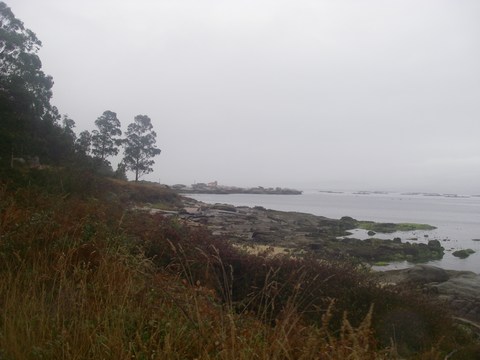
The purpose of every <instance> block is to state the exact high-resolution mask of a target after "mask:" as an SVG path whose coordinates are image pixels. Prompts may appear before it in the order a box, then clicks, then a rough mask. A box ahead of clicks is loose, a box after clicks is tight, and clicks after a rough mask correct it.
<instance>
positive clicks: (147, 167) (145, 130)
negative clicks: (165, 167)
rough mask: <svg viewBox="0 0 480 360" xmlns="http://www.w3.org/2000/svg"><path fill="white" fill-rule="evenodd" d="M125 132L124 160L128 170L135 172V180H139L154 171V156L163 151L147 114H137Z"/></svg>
mask: <svg viewBox="0 0 480 360" xmlns="http://www.w3.org/2000/svg"><path fill="white" fill-rule="evenodd" d="M125 134H126V138H125V142H124V147H125V156H124V158H123V162H124V164H125V167H126V168H127V169H128V170H131V171H133V172H135V181H138V179H139V177H141V176H142V175H144V174H148V173H150V172H152V171H153V169H152V165H153V164H154V163H155V161H154V160H153V159H152V158H153V157H155V156H156V155H159V154H160V152H161V150H160V149H158V148H157V147H156V145H155V143H156V137H157V134H156V133H155V131H153V126H152V122H151V119H150V118H149V117H148V116H147V115H137V116H135V119H134V122H133V123H131V124H130V125H128V129H127V132H126V133H125Z"/></svg>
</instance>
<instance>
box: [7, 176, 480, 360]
mask: <svg viewBox="0 0 480 360" xmlns="http://www.w3.org/2000/svg"><path fill="white" fill-rule="evenodd" d="M10 178H11V179H14V180H5V181H3V182H1V183H0V261H1V262H0V309H1V314H2V315H1V317H0V358H2V359H3V358H5V359H132V358H135V359H232V360H233V359H396V358H400V356H399V355H398V353H400V354H401V355H402V357H408V358H412V359H443V358H444V357H445V356H446V355H448V354H451V355H452V356H451V357H450V358H451V359H470V358H472V359H473V358H475V357H474V356H475V355H473V354H475V351H476V350H478V347H476V346H477V345H476V344H475V342H474V341H473V339H472V338H471V336H470V335H469V334H468V333H467V332H462V331H460V330H458V329H456V328H455V327H454V324H453V323H452V322H451V320H450V318H449V316H448V314H445V312H444V311H443V310H441V308H439V307H437V306H436V305H434V304H431V303H429V302H428V301H427V300H426V299H424V298H423V297H422V296H420V295H419V294H414V293H411V292H408V291H402V290H398V289H392V288H381V287H379V286H378V285H377V284H376V283H375V282H374V281H373V280H372V279H371V276H369V273H368V271H366V270H362V269H359V268H358V266H357V265H354V264H350V263H346V262H336V261H327V260H321V259H317V258H313V257H308V256H307V257H305V258H302V259H298V258H296V259H293V258H289V257H287V256H273V257H272V256H266V254H259V255H250V254H247V253H246V252H242V251H241V250H238V249H236V248H235V247H234V246H232V245H231V244H229V243H228V241H227V240H228V239H221V238H216V237H213V236H212V235H211V234H210V233H209V232H208V231H207V230H206V229H203V228H195V229H194V228H190V227H188V226H186V225H185V224H183V223H182V222H179V221H177V220H175V219H172V218H165V217H163V216H161V215H150V214H148V213H144V212H138V211H133V210H129V209H131V205H132V204H133V203H138V202H150V203H158V202H163V203H165V204H166V205H167V206H169V207H173V206H176V205H177V204H178V203H179V198H178V197H177V196H176V195H175V194H173V193H171V192H169V191H168V190H165V189H160V188H158V187H155V186H152V185H150V186H143V185H132V184H128V183H122V182H118V181H116V182H112V181H110V180H107V179H99V178H96V177H94V176H92V175H90V174H81V175H79V174H72V173H70V172H66V171H63V172H62V171H56V172H55V174H53V175H52V174H51V173H49V172H38V173H33V174H28V175H21V174H13V175H11V176H10Z"/></svg>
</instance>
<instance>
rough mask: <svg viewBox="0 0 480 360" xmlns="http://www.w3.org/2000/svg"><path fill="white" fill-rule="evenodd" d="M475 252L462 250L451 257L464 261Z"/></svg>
mask: <svg viewBox="0 0 480 360" xmlns="http://www.w3.org/2000/svg"><path fill="white" fill-rule="evenodd" d="M474 253H475V251H474V250H472V249H462V250H457V251H454V252H453V253H452V255H453V256H456V257H458V258H460V259H466V258H467V257H469V256H470V255H471V254H474Z"/></svg>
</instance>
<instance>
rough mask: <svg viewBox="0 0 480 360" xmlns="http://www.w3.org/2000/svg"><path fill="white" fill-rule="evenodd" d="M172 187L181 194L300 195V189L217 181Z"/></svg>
mask: <svg viewBox="0 0 480 360" xmlns="http://www.w3.org/2000/svg"><path fill="white" fill-rule="evenodd" d="M172 189H174V190H176V191H177V192H179V193H182V194H262V195H263V194H265V195H301V194H302V191H300V190H295V189H288V188H280V187H276V188H273V187H269V188H265V187H263V186H257V187H253V188H242V187H237V186H225V185H218V182H217V181H213V182H210V183H196V184H192V185H190V186H186V185H183V184H177V185H173V186H172Z"/></svg>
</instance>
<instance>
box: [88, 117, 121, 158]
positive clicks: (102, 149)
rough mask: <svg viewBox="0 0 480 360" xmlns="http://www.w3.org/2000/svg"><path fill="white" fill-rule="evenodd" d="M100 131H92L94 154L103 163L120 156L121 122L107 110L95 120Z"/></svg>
mask: <svg viewBox="0 0 480 360" xmlns="http://www.w3.org/2000/svg"><path fill="white" fill-rule="evenodd" d="M95 125H96V126H97V128H98V130H93V131H92V153H93V155H94V156H95V157H97V158H99V159H100V160H101V161H102V162H104V161H106V158H107V157H109V156H115V155H117V154H118V151H119V150H118V147H119V146H120V145H121V142H122V141H121V139H120V136H121V135H122V130H120V120H118V118H117V114H116V113H114V112H113V111H110V110H106V111H104V112H103V114H102V115H101V116H100V117H99V118H98V119H97V120H95Z"/></svg>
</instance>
